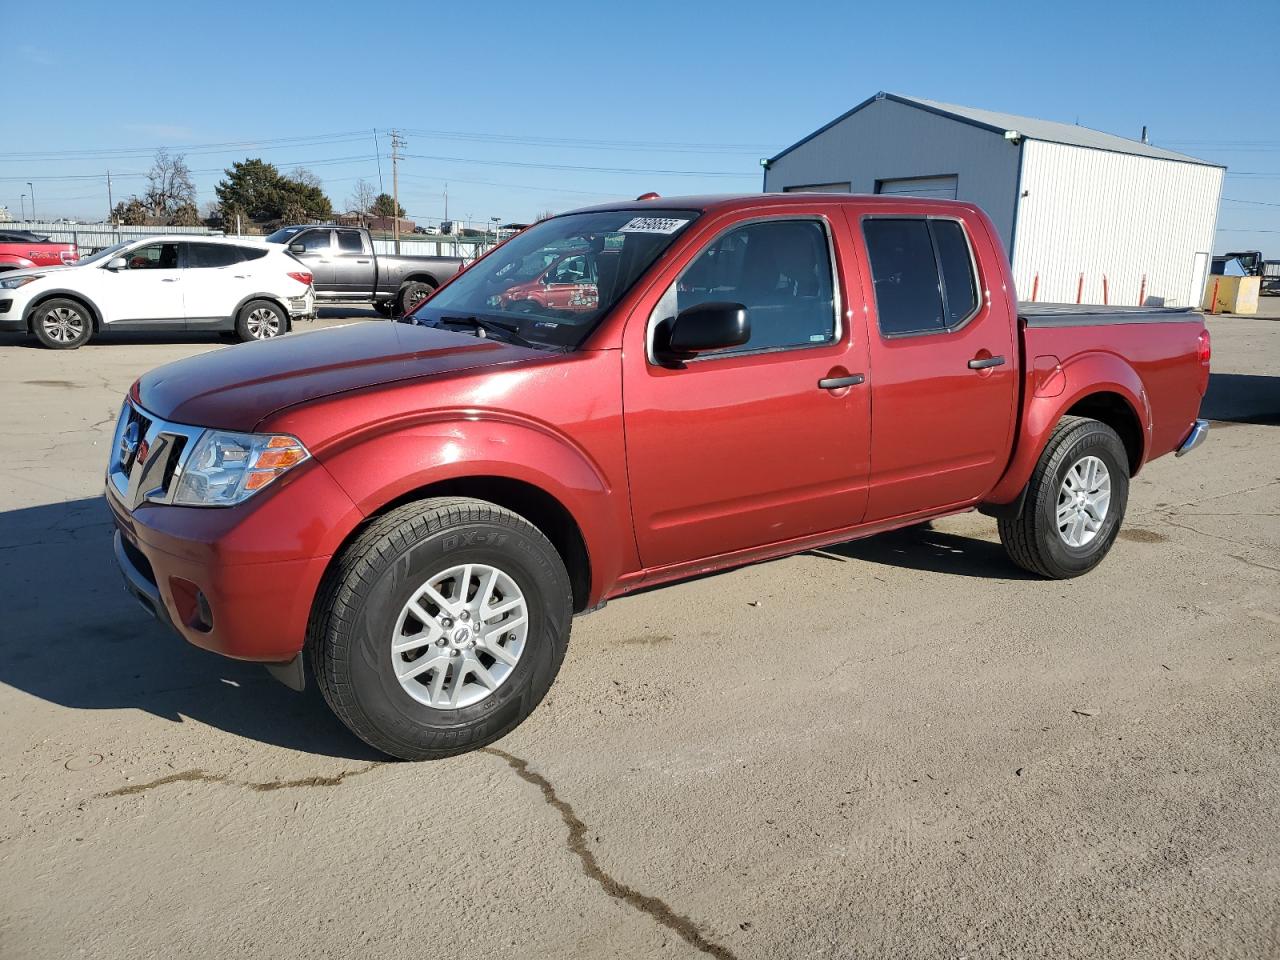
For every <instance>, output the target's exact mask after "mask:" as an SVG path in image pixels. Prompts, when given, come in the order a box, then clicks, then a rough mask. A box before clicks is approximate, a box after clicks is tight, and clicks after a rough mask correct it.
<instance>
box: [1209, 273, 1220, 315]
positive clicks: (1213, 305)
mask: <svg viewBox="0 0 1280 960" xmlns="http://www.w3.org/2000/svg"><path fill="white" fill-rule="evenodd" d="M1221 282H1222V281H1221V280H1214V281H1213V296H1212V297H1211V298H1210V300H1209V312H1210V313H1217V312H1218V284H1219V283H1221Z"/></svg>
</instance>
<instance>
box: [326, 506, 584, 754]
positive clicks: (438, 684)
mask: <svg viewBox="0 0 1280 960" xmlns="http://www.w3.org/2000/svg"><path fill="white" fill-rule="evenodd" d="M572 608H573V602H572V590H571V588H570V584H569V576H568V573H567V572H566V570H565V567H564V563H563V561H562V560H561V559H560V556H559V554H558V553H557V552H556V550H555V547H553V546H552V545H551V543H550V541H548V540H547V538H546V537H545V536H543V534H542V532H541V531H539V530H538V529H537V528H536V527H535V526H533V525H532V524H531V523H529V522H528V521H527V520H525V519H524V518H523V517H521V516H519V515H518V514H515V513H512V512H511V511H510V510H506V509H504V508H502V507H499V506H497V505H495V504H492V503H487V502H485V501H482V500H472V499H467V498H461V497H448V498H443V497H442V498H433V499H430V500H423V501H420V502H418V503H411V504H407V505H405V506H403V507H399V508H397V509H395V510H392V511H391V512H389V513H387V514H386V515H385V516H383V517H381V518H379V519H378V520H376V521H375V522H374V523H372V524H371V525H370V526H369V527H368V529H366V530H365V531H364V532H363V533H362V534H361V535H360V536H359V537H357V538H356V540H355V541H353V542H352V544H351V545H350V546H349V547H348V548H347V549H346V550H345V551H343V553H342V554H341V555H340V556H339V557H338V559H337V560H336V561H335V563H334V565H333V567H332V568H331V569H330V571H329V573H328V574H327V575H326V578H325V581H324V583H323V585H322V586H321V589H320V592H319V594H318V595H317V598H316V602H315V607H314V609H313V611H312V617H311V625H310V629H309V631H308V637H307V657H308V661H309V663H310V665H311V670H312V673H313V674H314V676H315V678H316V682H317V685H318V686H319V687H320V690H321V692H322V693H323V694H324V698H325V700H326V702H327V703H328V704H329V706H330V708H331V709H332V710H333V712H334V713H335V714H337V715H338V718H339V719H340V720H342V722H343V723H345V724H346V725H347V726H348V727H349V728H350V729H351V731H352V732H353V733H355V734H356V736H358V737H360V738H361V739H362V740H364V741H365V742H366V743H368V744H369V745H370V746H372V747H374V748H375V749H377V750H380V751H382V752H383V753H386V754H389V755H391V756H393V757H400V758H401V759H405V760H424V759H434V758H438V757H447V756H451V755H453V754H458V753H465V752H466V751H469V750H474V749H476V748H478V747H481V746H484V745H485V744H487V743H491V742H493V741H494V740H497V739H498V738H500V737H502V736H505V735H506V734H507V733H508V732H509V731H510V730H512V729H514V728H515V727H516V726H517V725H518V724H520V723H521V722H522V721H523V720H524V719H525V717H527V716H529V714H530V713H532V712H533V709H534V708H535V707H536V706H537V705H538V703H539V702H541V700H542V698H543V696H544V695H545V694H546V692H547V690H548V689H549V688H550V686H551V682H552V681H553V680H554V679H555V676H556V674H557V672H559V670H560V664H561V662H562V661H563V660H564V654H565V648H566V645H567V644H568V640H569V630H570V624H571V618H572Z"/></svg>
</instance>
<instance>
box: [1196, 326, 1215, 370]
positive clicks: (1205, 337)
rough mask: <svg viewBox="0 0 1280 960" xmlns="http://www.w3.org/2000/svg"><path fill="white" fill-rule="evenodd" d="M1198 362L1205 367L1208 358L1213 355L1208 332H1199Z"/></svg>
mask: <svg viewBox="0 0 1280 960" xmlns="http://www.w3.org/2000/svg"><path fill="white" fill-rule="evenodd" d="M1199 353H1200V362H1201V363H1203V364H1204V365H1205V366H1208V365H1209V358H1210V357H1211V356H1212V355H1213V346H1212V345H1211V344H1210V343H1209V331H1208V330H1201V331H1200V350H1199Z"/></svg>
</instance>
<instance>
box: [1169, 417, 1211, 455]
mask: <svg viewBox="0 0 1280 960" xmlns="http://www.w3.org/2000/svg"><path fill="white" fill-rule="evenodd" d="M1208 436H1209V421H1208V420H1197V421H1196V422H1195V423H1194V424H1193V425H1192V427H1191V432H1190V433H1188V434H1187V438H1186V439H1185V440H1183V441H1182V443H1180V444H1178V451H1177V453H1176V454H1175V456H1178V457H1181V456H1184V455H1186V454H1188V453H1190V452H1191V451H1192V450H1194V449H1195V448H1196V447H1198V446H1200V444H1202V443H1204V441H1205V439H1206V438H1207V437H1208Z"/></svg>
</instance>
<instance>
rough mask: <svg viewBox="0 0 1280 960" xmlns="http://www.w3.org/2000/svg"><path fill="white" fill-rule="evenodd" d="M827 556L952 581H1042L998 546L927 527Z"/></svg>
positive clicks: (853, 543)
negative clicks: (962, 578)
mask: <svg viewBox="0 0 1280 960" xmlns="http://www.w3.org/2000/svg"><path fill="white" fill-rule="evenodd" d="M992 523H993V524H994V523H995V521H992ZM824 554H829V555H832V556H836V557H845V558H847V559H849V560H862V561H864V562H866V563H879V564H883V565H885V566H890V567H900V568H902V569H905V570H921V571H924V572H926V573H943V574H947V575H949V576H953V577H975V578H977V579H980V580H1038V579H1040V578H1039V577H1035V576H1033V575H1032V574H1030V573H1028V572H1027V571H1025V570H1023V569H1022V568H1021V567H1018V566H1016V565H1015V564H1014V562H1013V561H1012V560H1010V559H1009V555H1008V554H1006V553H1005V551H1004V547H1002V546H1001V545H1000V544H999V543H991V542H990V541H988V540H978V539H976V538H974V537H962V536H957V535H956V534H954V533H944V532H943V531H941V530H935V529H933V527H932V526H930V525H929V524H928V523H923V524H917V525H916V526H913V527H905V528H903V529H901V530H892V531H890V532H889V533H881V534H878V535H877V536H874V537H867V538H865V539H862V540H849V541H847V542H845V543H840V544H837V545H836V546H834V547H827V548H826V549H825V550H821V551H817V552H816V554H815V555H817V556H822V555H824Z"/></svg>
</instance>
